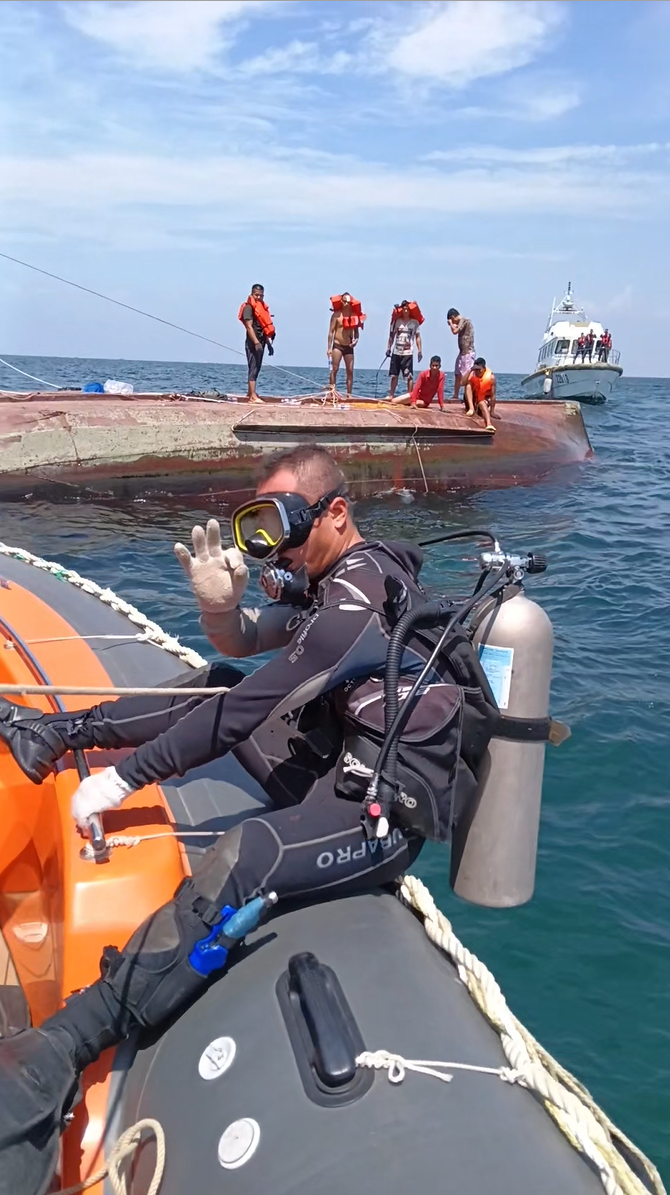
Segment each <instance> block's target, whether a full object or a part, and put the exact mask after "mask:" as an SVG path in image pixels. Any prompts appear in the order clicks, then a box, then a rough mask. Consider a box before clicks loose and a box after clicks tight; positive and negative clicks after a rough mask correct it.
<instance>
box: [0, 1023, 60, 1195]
mask: <svg viewBox="0 0 670 1195" xmlns="http://www.w3.org/2000/svg"><path fill="white" fill-rule="evenodd" d="M68 1045H69V1042H68V1038H67V1035H66V1034H65V1035H64V1034H61V1033H59V1032H58V1031H57V1030H55V1031H53V1032H45V1033H43V1032H42V1030H41V1029H24V1030H23V1031H22V1032H21V1033H17V1034H16V1036H15V1037H4V1038H2V1040H0V1195H18V1192H19V1191H20V1192H21V1193H22V1195H44V1192H46V1191H48V1190H49V1185H50V1182H51V1178H52V1175H53V1171H54V1167H55V1165H56V1162H57V1161H58V1139H59V1137H60V1133H61V1128H62V1125H63V1118H64V1117H65V1115H66V1114H67V1112H68V1111H69V1110H70V1108H71V1107H72V1105H73V1103H74V1101H75V1099H76V1095H77V1075H76V1072H75V1069H74V1066H73V1063H72V1059H71V1057H70V1053H69V1049H68Z"/></svg>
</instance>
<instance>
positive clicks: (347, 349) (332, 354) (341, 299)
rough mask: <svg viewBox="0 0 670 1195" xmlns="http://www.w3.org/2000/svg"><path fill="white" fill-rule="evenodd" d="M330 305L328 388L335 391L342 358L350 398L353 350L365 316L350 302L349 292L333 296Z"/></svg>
mask: <svg viewBox="0 0 670 1195" xmlns="http://www.w3.org/2000/svg"><path fill="white" fill-rule="evenodd" d="M331 303H332V306H333V312H332V315H331V317H330V324H329V326H328V344H327V347H326V356H327V357H328V360H329V361H330V386H331V389H332V390H333V391H335V389H336V386H337V374H338V371H339V368H340V364H341V362H342V359H343V358H344V368H345V372H346V379H347V398H351V392H352V390H353V388H354V350H355V348H356V345H357V344H358V338H359V336H360V330H361V328H362V326H363V321H364V319H365V316H364V315H363V314H362V312H361V311H360V303H356V302H355V300H352V297H351V295H350V293H349V291H346V290H345V291H343V292H342V294H341V295H334V296H333V298H332V299H331Z"/></svg>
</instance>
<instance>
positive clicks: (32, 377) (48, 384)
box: [0, 357, 61, 394]
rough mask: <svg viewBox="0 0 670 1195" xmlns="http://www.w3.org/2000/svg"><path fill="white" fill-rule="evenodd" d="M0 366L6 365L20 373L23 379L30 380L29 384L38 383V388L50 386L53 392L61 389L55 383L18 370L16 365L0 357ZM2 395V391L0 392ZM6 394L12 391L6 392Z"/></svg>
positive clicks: (23, 370)
mask: <svg viewBox="0 0 670 1195" xmlns="http://www.w3.org/2000/svg"><path fill="white" fill-rule="evenodd" d="M0 365H6V366H7V368H8V369H14V370H15V371H16V373H22V374H23V376H24V378H30V380H31V382H39V383H40V386H52V387H53V389H54V390H60V389H61V387H60V386H58V385H57V384H56V382H45V380H44V378H36V377H35V375H34V374H33V373H26V371H25V369H19V367H18V365H12V364H11V362H9V361H5V358H4V357H0ZM2 393H4V391H2ZM7 393H8V394H11V393H12V391H11V390H8V391H7Z"/></svg>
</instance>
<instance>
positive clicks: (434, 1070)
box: [356, 1050, 520, 1083]
mask: <svg viewBox="0 0 670 1195" xmlns="http://www.w3.org/2000/svg"><path fill="white" fill-rule="evenodd" d="M356 1065H357V1066H366V1067H368V1068H369V1069H370V1070H377V1071H379V1070H385V1071H388V1080H389V1083H402V1081H403V1079H404V1078H405V1074H406V1072H407V1071H415V1072H416V1073H417V1074H419V1075H432V1077H433V1078H434V1079H441V1080H442V1082H443V1083H451V1080H452V1079H453V1077H454V1076H453V1075H449V1074H443V1073H442V1072H443V1071H449V1070H452V1071H474V1072H475V1073H476V1074H479V1075H496V1076H497V1077H498V1078H499V1079H502V1080H503V1082H504V1083H517V1082H519V1081H520V1076H519V1073H518V1072H517V1071H514V1070H510V1068H509V1067H507V1066H475V1065H474V1063H470V1062H434V1061H428V1062H424V1061H423V1060H421V1059H416V1058H403V1056H402V1054H390V1053H389V1052H388V1050H374V1051H372V1050H365V1051H364V1052H363V1053H362V1054H359V1055H358V1058H357V1059H356Z"/></svg>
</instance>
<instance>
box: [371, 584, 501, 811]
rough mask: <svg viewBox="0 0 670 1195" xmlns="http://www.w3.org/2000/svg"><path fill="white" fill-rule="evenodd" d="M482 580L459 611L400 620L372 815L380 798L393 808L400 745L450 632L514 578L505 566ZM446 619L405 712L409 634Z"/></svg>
mask: <svg viewBox="0 0 670 1195" xmlns="http://www.w3.org/2000/svg"><path fill="white" fill-rule="evenodd" d="M479 580H480V583H479V584H478V585H477V587H476V588H475V592H474V593H473V594H472V596H471V597H470V598H468V600H467V601H465V602H463V603H462V605H460V606H459V607H457V608H456V610H455V611H454V607H453V604H452V603H450V602H448V601H446V600H444V599H443V600H441V601H435V602H427V603H426V604H425V605H423V606H419V607H418V608H417V609H415V610H408V611H407V613H406V614H404V615H403V616H402V617H401V618H400V619H399V620H398V622H397V624H396V626H395V627H394V628H393V631H392V632H391V638H390V640H389V646H388V650H387V655H386V672H385V677H384V706H385V715H384V742H383V743H382V746H381V748H380V751H379V755H378V757H377V763H376V765H375V771H374V774H373V776H372V778H371V780H370V784H369V786H368V791H367V795H366V801H365V805H366V811H369V807H370V805H371V804H373V803H374V802H375V801H377V798H379V801H380V803H381V806H382V812H383V811H384V810H385V809H386V810H388V809H389V808H390V806H391V804H392V802H393V800H394V799H395V791H396V787H397V766H398V741H399V738H400V735H401V734H402V731H403V729H404V726H405V724H406V722H407V720H408V718H409V716H410V714H411V712H412V710H413V708H414V706H415V704H416V701H417V698H418V696H419V691H420V689H421V686H422V685H423V683H424V681H425V679H426V677H427V676H428V674H429V672H430V670H431V668H432V667H433V664H434V663H435V660H436V659H437V657H438V655H439V654H440V652H441V650H442V647H443V644H444V642H445V640H446V638H447V636H448V635H449V632H450V631H451V630H453V628H454V627H455V626H456V625H457V624H458V623H460V622H463V620H464V619H465V618H467V616H468V614H469V613H470V611H471V610H472V609H473V607H474V606H476V605H478V604H479V602H480V601H482V599H483V598H485V597H489V596H492V595H493V594H495V593H497V592H499V591H501V590H503V589H504V588H505V587H506V586H507V585H508V584H509V580H510V578H509V576H508V569H507V565H506V564H503V565H501V566H500V568H498V569H496V571H495V573H493V574H492V575H489V577H488V578H487V579H486V582H485V583H484V584H481V578H480V579H479ZM449 615H451V617H449ZM445 618H448V619H449V621H448V622H447V625H446V627H445V629H444V631H443V633H442V635H441V636H440V638H439V640H438V642H437V644H436V646H435V648H434V650H433V652H432V654H431V656H430V657H429V659H428V660H427V661H426V663H425V665H424V667H423V669H422V671H421V674H420V675H419V677H418V678H417V680H416V681H415V682H414V685H413V686H412V688H411V690H410V692H409V693H408V695H407V697H406V698H405V700H404V702H403V704H402V708H401V707H400V700H399V696H398V682H399V679H400V665H401V660H402V654H403V649H404V646H405V641H406V639H407V637H408V634H409V631H410V630H413V629H414V628H415V627H417V626H418V625H419V624H420V623H421V622H424V623H426V624H427V625H431V626H435V625H436V624H439V622H441V621H444V619H445Z"/></svg>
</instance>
